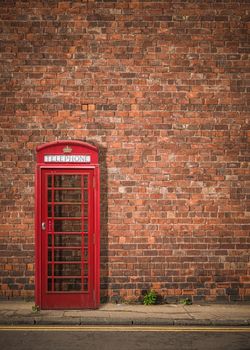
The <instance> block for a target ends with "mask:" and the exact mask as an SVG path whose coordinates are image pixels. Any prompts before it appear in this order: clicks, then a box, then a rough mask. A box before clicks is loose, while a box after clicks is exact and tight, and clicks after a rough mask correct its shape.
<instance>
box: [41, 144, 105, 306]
mask: <svg viewBox="0 0 250 350" xmlns="http://www.w3.org/2000/svg"><path fill="white" fill-rule="evenodd" d="M67 146H68V148H71V154H73V155H90V157H91V161H90V163H88V164H81V163H49V164H48V163H45V162H44V156H45V155H50V154H52V155H63V154H64V149H65V147H67ZM51 171H53V173H54V174H56V173H57V174H59V173H60V174H63V173H64V174H66V173H68V172H70V173H71V174H90V176H91V177H92V175H93V219H92V222H93V227H92V229H93V230H92V233H93V235H92V238H91V239H92V242H91V243H90V244H92V247H93V251H92V252H93V257H92V259H93V260H92V261H93V266H92V267H91V268H92V270H91V274H93V275H92V276H91V277H92V281H93V283H92V285H91V287H92V288H91V289H92V290H90V291H89V293H91V296H88V297H87V296H86V295H87V294H86V292H83V293H79V292H78V293H76V292H72V293H70V292H66V293H63V292H60V293H54V296H55V298H52V299H53V300H52V302H51V303H50V302H49V303H46V295H45V294H46V293H45V291H44V288H45V287H44V281H45V280H44V274H46V269H45V263H44V262H43V253H42V247H43V244H42V239H43V233H42V229H41V225H42V208H43V204H42V200H44V199H43V196H42V193H43V188H42V186H43V185H44V184H43V183H42V178H43V175H44V174H45V173H49V172H51ZM91 174H92V175H91ZM35 186H36V191H35V203H36V208H35V212H36V215H35V231H36V232H35V246H36V252H35V253H36V254H35V266H36V269H35V302H36V305H38V306H39V307H40V308H41V309H52V308H53V309H72V308H73V309H83V308H97V307H98V306H99V304H100V172H99V164H98V150H97V148H96V147H95V146H93V145H90V144H88V143H85V142H81V141H56V142H51V143H47V144H44V145H41V146H39V147H37V168H36V181H35ZM44 270H45V271H44ZM44 293H45V294H44ZM79 294H80V295H81V296H82V297H80V298H79V297H78V298H76V296H77V295H79ZM58 295H61V296H69V295H70V297H66V299H65V302H60V303H59V302H57V300H59V299H57V298H58ZM60 300H63V297H62V298H60Z"/></svg>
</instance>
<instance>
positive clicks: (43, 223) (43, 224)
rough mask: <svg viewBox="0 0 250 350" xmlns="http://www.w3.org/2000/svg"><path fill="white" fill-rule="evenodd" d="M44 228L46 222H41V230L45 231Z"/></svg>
mask: <svg viewBox="0 0 250 350" xmlns="http://www.w3.org/2000/svg"><path fill="white" fill-rule="evenodd" d="M45 229H46V224H45V222H42V230H43V231H45Z"/></svg>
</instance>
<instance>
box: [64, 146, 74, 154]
mask: <svg viewBox="0 0 250 350" xmlns="http://www.w3.org/2000/svg"><path fill="white" fill-rule="evenodd" d="M71 152H72V148H70V147H69V146H66V147H64V149H63V153H71Z"/></svg>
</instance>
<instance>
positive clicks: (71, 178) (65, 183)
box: [54, 175, 81, 188]
mask: <svg viewBox="0 0 250 350" xmlns="http://www.w3.org/2000/svg"><path fill="white" fill-rule="evenodd" d="M54 187H67V188H69V187H81V175H55V176H54Z"/></svg>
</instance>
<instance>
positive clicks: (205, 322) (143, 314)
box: [0, 301, 250, 326]
mask: <svg viewBox="0 0 250 350" xmlns="http://www.w3.org/2000/svg"><path fill="white" fill-rule="evenodd" d="M33 306H34V302H24V301H0V324H1V325H25V324H27V325H178V326H188V325H190V326H250V304H200V305H199V304H194V305H182V304H164V305H150V306H145V305H129V304H110V303H108V304H104V305H101V307H100V308H99V309H97V310H41V311H37V312H34V311H32V307H33Z"/></svg>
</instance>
